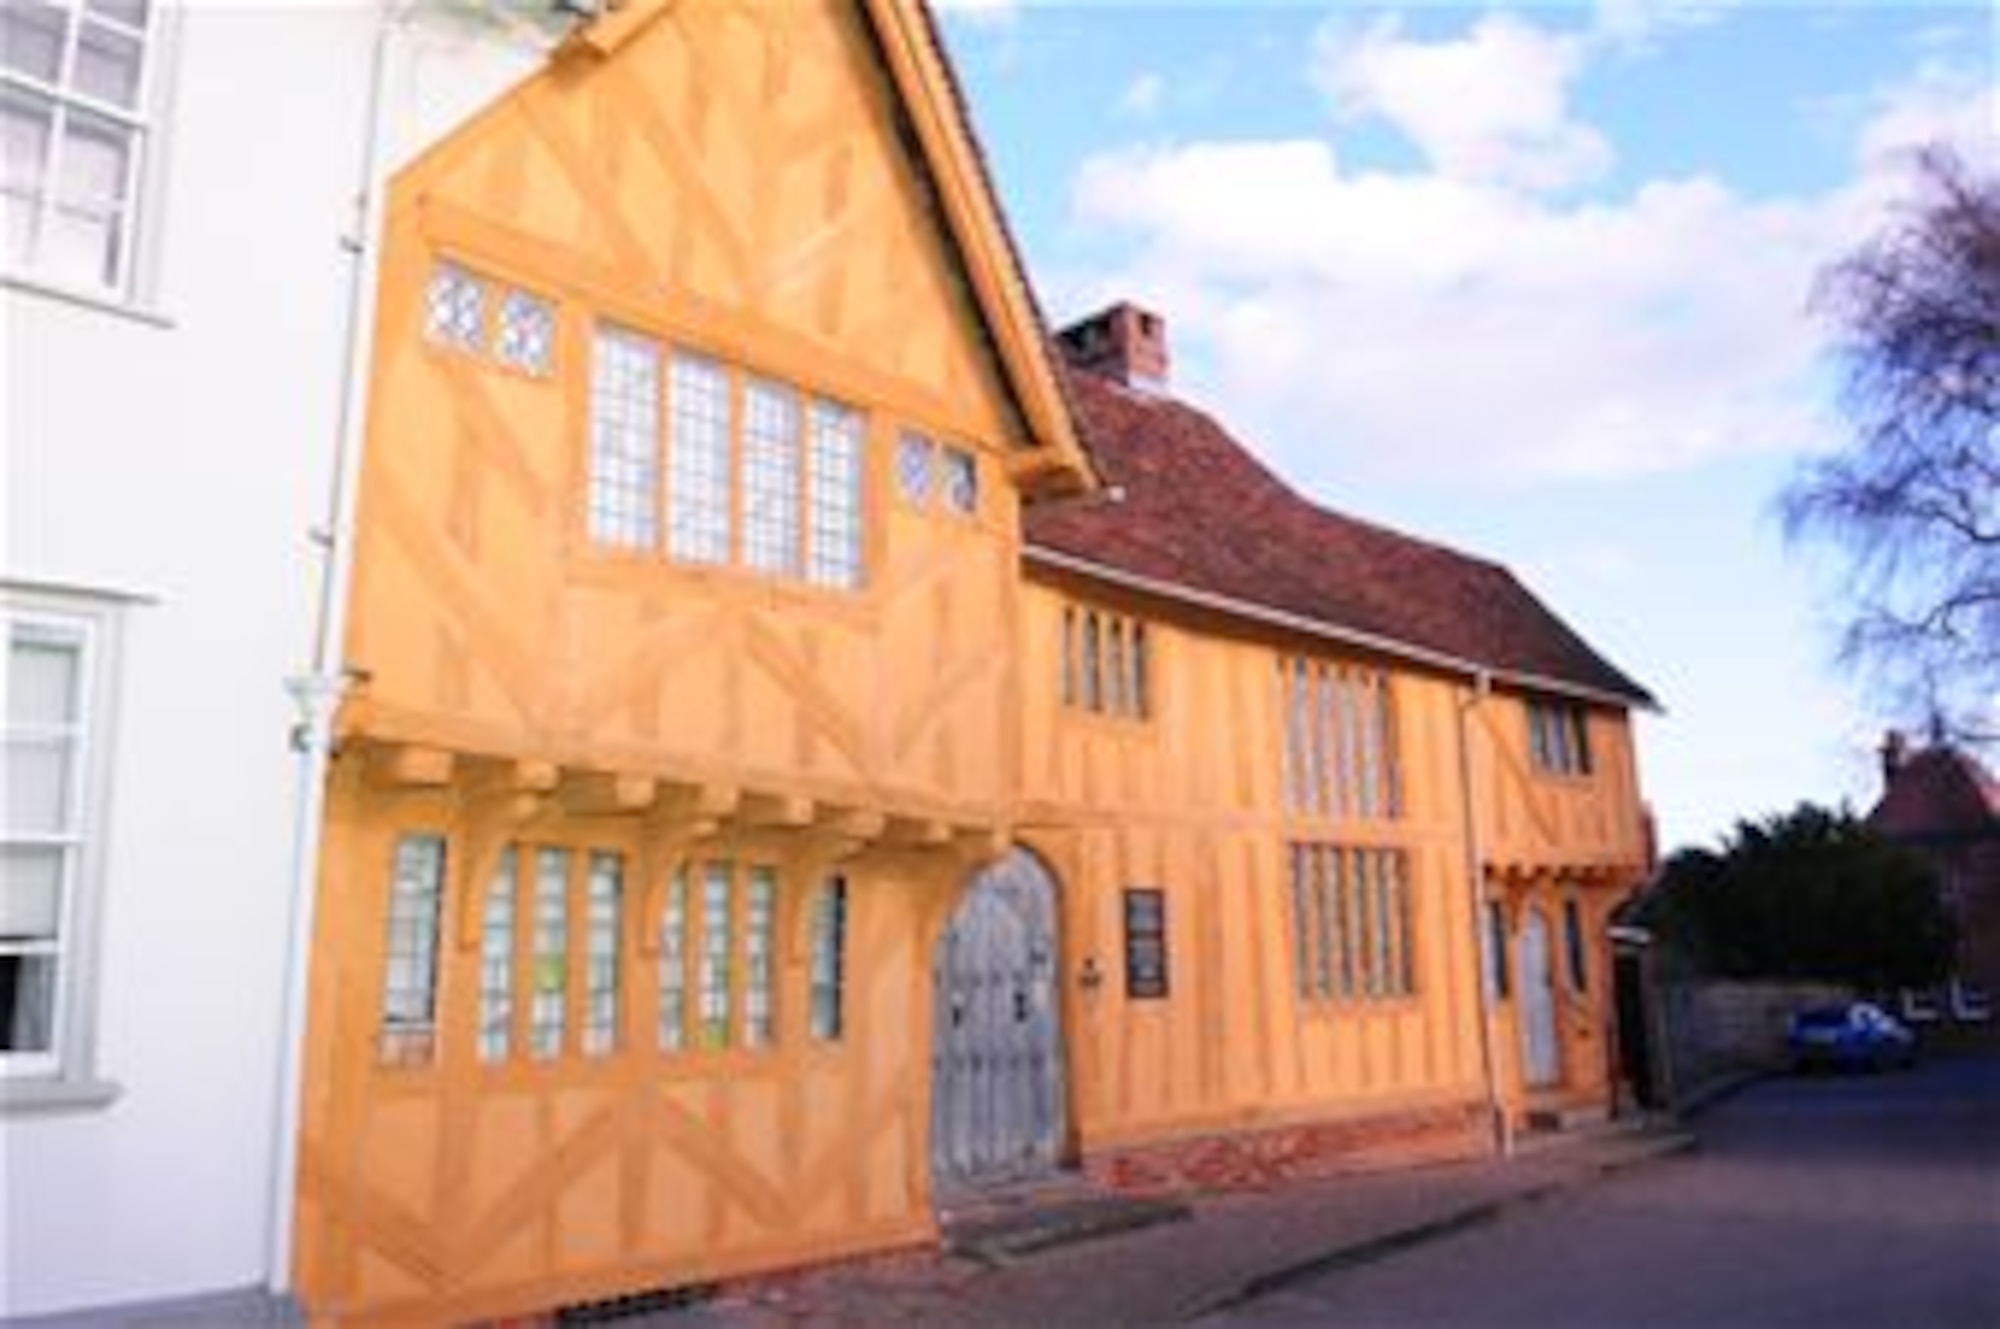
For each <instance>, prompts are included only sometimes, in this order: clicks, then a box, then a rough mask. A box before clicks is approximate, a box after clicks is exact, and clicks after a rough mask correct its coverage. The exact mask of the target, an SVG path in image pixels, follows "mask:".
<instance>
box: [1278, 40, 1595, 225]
mask: <svg viewBox="0 0 2000 1329" xmlns="http://www.w3.org/2000/svg"><path fill="white" fill-rule="evenodd" d="M1587 49H1588V42H1587V40H1586V38H1585V37H1584V36H1583V35H1582V34H1579V33H1569V32H1554V31H1551V30H1548V29H1545V28H1541V27H1537V26H1536V25H1534V24H1532V23H1528V22H1526V21H1524V20H1522V19H1519V18H1514V17H1511V16H1509V15H1505V14H1492V15H1488V16H1487V17H1485V18H1482V19H1480V20H1479V21H1478V23H1476V24H1474V25H1473V27H1472V28H1471V29H1470V30H1469V31H1468V32H1467V34H1466V35H1465V36H1464V37H1462V38H1458V39H1454V40H1448V41H1435V42H1427V41H1418V40H1413V39H1411V38H1407V37H1405V36H1404V35H1403V28H1402V22H1401V19H1400V18H1399V17H1397V16H1395V15H1387V16H1384V17H1381V18H1378V19H1376V20H1375V21H1374V22H1372V23H1369V24H1368V25H1367V26H1365V27H1362V28H1359V29H1356V28H1354V27H1352V26H1351V25H1349V24H1346V23H1343V22H1341V21H1339V20H1333V21H1329V22H1328V23H1325V24H1323V25H1321V27H1320V29H1319V32H1318V34H1317V35H1316V37H1315V40H1314V55H1313V65H1312V77H1313V81H1314V83H1315V84H1316V85H1317V86H1318V87H1319V89H1320V90H1321V91H1322V92H1323V93H1325V94H1326V96H1327V97H1328V99H1329V100H1330V101H1331V102H1332V103H1333V106H1334V109H1335V111H1336V113H1337V114H1338V115H1340V116H1341V117H1342V118H1343V119H1347V120H1356V119H1361V118H1364V117H1369V116H1377V117H1380V118H1382V119H1385V120H1387V121H1389V122H1390V123H1392V124H1394V125H1395V126H1396V128H1397V129H1398V130H1400V131H1401V132H1402V133H1403V134H1404V135H1406V136H1407V137H1408V138H1409V139H1410V141H1411V142H1412V143H1414V144H1415V145H1416V146H1417V147H1418V149H1419V150H1421V151H1422V152H1423V153H1424V155H1425V156H1426V157H1427V158H1428V159H1429V161H1430V162H1431V164H1432V166H1433V167H1434V168H1435V169H1436V170H1437V171H1438V172H1439V173H1440V174H1442V175H1445V176H1447V177H1449V178H1451V179H1454V180H1470V181H1482V182H1494V183H1499V184H1507V185H1515V186H1521V187H1525V188H1530V189H1537V190H1541V189H1561V188H1564V187H1567V186H1570V185H1574V184H1578V183H1581V182H1583V181H1586V180H1590V179H1593V178H1595V177H1596V176H1599V175H1601V174H1602V173H1603V172H1604V171H1605V170H1606V169H1607V168H1609V166H1610V165H1611V161H1612V153H1611V146H1610V144H1609V143H1607V142H1606V141H1605V140H1604V137H1603V136H1602V135H1601V134H1599V133H1598V132H1597V131H1596V130H1594V129H1592V128H1590V127H1589V126H1587V125H1584V124H1581V123H1579V122H1578V121H1576V120H1575V119H1574V118H1573V117H1572V116H1571V115H1570V113H1569V108H1568V99H1569V88H1570V84H1571V83H1572V82H1573V81H1574V80H1575V79H1576V77H1577V75H1578V74H1579V73H1580V72H1581V71H1582V69H1583V63H1584V58H1585V56H1586V54H1587Z"/></svg>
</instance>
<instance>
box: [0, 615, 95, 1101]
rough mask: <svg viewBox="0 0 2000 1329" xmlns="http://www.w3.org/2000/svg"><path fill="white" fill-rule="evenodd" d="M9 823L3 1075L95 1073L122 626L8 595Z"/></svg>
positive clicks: (1, 1002) (3, 908) (70, 1077)
mask: <svg viewBox="0 0 2000 1329" xmlns="http://www.w3.org/2000/svg"><path fill="white" fill-rule="evenodd" d="M0 610H4V618H0V622H4V624H5V629H6V639H7V655H6V671H5V673H4V675H0V691H4V693H5V717H6V720H5V729H4V751H5V763H4V772H0V773H4V779H5V786H6V801H5V822H4V826H0V869H4V872H0V1076H4V1077H7V1078H10V1079H11V1078H13V1077H32V1078H37V1079H47V1080H64V1081H70V1082H73V1083H75V1082H82V1081H84V1080H86V1079H87V1078H88V1075H89V1072H90V1064H89V1063H90V1033H91V1024H92V1021H91V1007H92V1005H93V1002H92V997H93V995H94V993H93V981H92V980H93V974H92V968H93V962H94V955H93V948H92V945H91V942H92V940H93V938H94V933H95V927H94V923H95V918H96V913H97V910H96V904H97V899H96V897H97V892H98V886H97V880H96V878H97V871H98V863H99V861H100V857H101V855H100V852H99V851H100V848H101V843H102V834H103V831H102V826H101V819H102V807H103V805H104V799H105V791H104V787H103V786H104V766H105V762H104V760H103V752H104V750H105V734H106V731H107V727H108V723H109V716H108V711H109V696H110V693H109V687H108V683H107V680H108V677H109V674H110V670H109V667H108V663H107V657H108V656H109V655H110V654H111V637H112V631H113V627H114V622H113V620H112V618H111V617H110V613H109V611H107V610H105V609H103V608H100V607H92V608H82V607H79V608H78V609H77V610H76V611H75V612H70V611H69V610H68V608H67V606H64V607H62V608H54V607H51V608H47V609H44V608H43V607H42V606H41V605H39V604H37V605H36V607H34V608H29V607H27V606H26V605H23V606H21V607H19V608H17V607H16V606H15V605H14V604H12V603H8V604H6V605H4V606H0Z"/></svg>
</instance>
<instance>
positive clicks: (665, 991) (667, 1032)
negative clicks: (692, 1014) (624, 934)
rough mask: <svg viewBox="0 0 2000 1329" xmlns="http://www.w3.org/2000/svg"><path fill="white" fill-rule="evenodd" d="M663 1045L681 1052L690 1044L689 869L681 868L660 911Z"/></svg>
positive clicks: (669, 884)
mask: <svg viewBox="0 0 2000 1329" xmlns="http://www.w3.org/2000/svg"><path fill="white" fill-rule="evenodd" d="M660 1046H661V1048H663V1049H665V1050H666V1051H669V1052H678V1051H679V1050H680V1049H681V1048H683V1047H685V1046H687V872H686V870H685V869H677V870H676V871H675V872H674V876H673V879H672V880H671V881H669V882H668V883H667V902H666V905H665V907H664V908H663V909H662V910H661V913H660Z"/></svg>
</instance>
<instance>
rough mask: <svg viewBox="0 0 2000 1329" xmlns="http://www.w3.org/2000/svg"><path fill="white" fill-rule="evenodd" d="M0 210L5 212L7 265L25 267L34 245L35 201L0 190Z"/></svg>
mask: <svg viewBox="0 0 2000 1329" xmlns="http://www.w3.org/2000/svg"><path fill="white" fill-rule="evenodd" d="M0 211H4V212H5V213H6V219H5V222H4V225H5V226H6V230H7V253H6V259H5V261H6V263H7V266H9V267H26V266H27V264H28V261H29V255H30V254H31V253H32V252H33V250H34V246H35V201H34V200H33V199H32V198H24V197H22V196H21V195H19V194H9V193H6V192H5V191H0Z"/></svg>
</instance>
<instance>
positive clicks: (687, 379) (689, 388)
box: [667, 351, 731, 563]
mask: <svg viewBox="0 0 2000 1329" xmlns="http://www.w3.org/2000/svg"><path fill="white" fill-rule="evenodd" d="M669 375H670V382H669V398H668V409H669V412H670V423H671V428H670V431H669V435H668V443H667V550H668V552H669V553H670V554H672V555H673V556H674V557H675V558H677V559H681V560H683V561H685V562H689V563H727V562H728V561H729V531H730V433H731V423H730V421H731V410H730V397H729V375H728V372H727V371H726V370H724V369H723V367H722V366H721V365H720V364H718V363H716V362H715V361H714V360H710V359H708V358H707V357H705V356H700V355H694V354H691V353H689V352H686V351H676V352H674V355H673V359H672V367H671V369H670V370H669Z"/></svg>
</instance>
